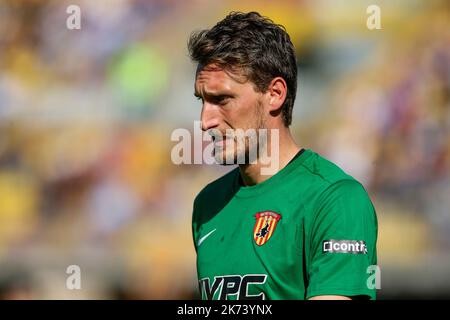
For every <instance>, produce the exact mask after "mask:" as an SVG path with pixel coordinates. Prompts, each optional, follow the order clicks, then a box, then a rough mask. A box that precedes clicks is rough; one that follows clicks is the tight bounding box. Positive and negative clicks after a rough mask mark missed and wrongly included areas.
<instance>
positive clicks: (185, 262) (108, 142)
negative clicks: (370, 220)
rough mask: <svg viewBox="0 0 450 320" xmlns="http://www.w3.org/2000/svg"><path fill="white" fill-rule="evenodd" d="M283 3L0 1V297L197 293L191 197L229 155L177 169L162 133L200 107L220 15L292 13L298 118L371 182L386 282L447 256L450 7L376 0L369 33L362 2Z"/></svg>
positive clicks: (304, 137)
mask: <svg viewBox="0 0 450 320" xmlns="http://www.w3.org/2000/svg"><path fill="white" fill-rule="evenodd" d="M277 3H278V4H277V5H274V4H268V3H267V4H266V3H261V2H260V1H248V2H246V3H241V2H238V1H230V2H223V3H222V2H221V3H220V4H217V3H213V2H206V1H202V0H194V1H189V2H188V1H186V2H179V1H163V0H159V1H156V0H152V1H146V0H129V1H126V0H108V1H87V0H86V1H81V0H79V1H70V2H67V1H1V2H0V298H6V299H8V298H44V299H64V298H100V299H127V298H137V299H142V298H144V299H179V298H182V299H183V298H185V299H190V298H197V297H198V293H197V283H196V270H195V252H194V247H193V244H192V237H191V227H190V223H191V211H192V201H193V199H194V197H195V195H196V194H197V192H198V191H199V190H201V188H202V187H203V186H204V185H205V184H206V183H208V182H210V181H212V180H214V179H215V178H217V177H219V176H220V175H222V174H223V173H225V172H226V171H228V170H229V169H230V168H224V167H219V166H208V165H183V166H177V165H174V164H173V163H172V162H171V159H170V152H171V148H172V147H173V146H174V142H172V141H171V140H170V134H171V132H172V131H173V130H174V129H175V128H180V127H185V128H187V129H190V130H192V127H193V125H192V123H193V121H194V120H197V119H198V117H199V111H200V106H199V105H198V102H197V101H196V100H195V99H194V97H193V77H194V70H195V66H193V65H192V63H191V62H190V61H189V58H188V56H187V50H186V42H187V38H188V36H189V34H190V32H192V31H194V30H196V29H200V28H204V27H208V26H211V25H212V24H214V23H215V22H216V21H218V20H219V19H220V18H221V17H223V16H224V15H225V14H226V13H227V12H229V11H231V10H244V11H249V10H258V11H261V13H263V14H265V15H268V16H270V17H272V18H273V19H274V20H275V21H276V22H279V23H282V24H285V25H286V28H287V30H288V32H289V33H290V34H291V36H292V39H293V42H294V44H295V46H296V48H297V51H298V61H299V92H298V93H297V103H296V106H295V108H294V124H293V131H294V133H295V136H296V138H297V140H298V142H299V143H300V144H302V145H303V146H305V147H307V148H311V149H313V150H314V151H316V152H319V153H320V154H322V155H324V156H325V157H327V158H329V159H330V160H333V161H335V162H336V163H338V164H339V165H341V166H342V167H343V168H344V169H345V170H346V171H347V172H349V173H350V174H351V175H353V176H354V177H355V178H357V179H359V180H360V181H362V182H363V184H364V186H365V187H366V188H367V190H368V191H369V194H370V196H371V197H372V200H373V201H374V203H375V207H376V208H377V212H378V218H379V223H380V233H379V248H378V251H379V259H380V264H381V266H382V272H383V273H382V277H383V276H384V274H385V273H386V274H387V277H388V278H389V270H392V273H391V277H392V278H396V275H397V274H396V273H395V270H396V268H397V269H398V268H400V270H401V268H403V267H404V268H409V270H412V271H411V272H415V271H414V270H415V269H414V267H415V266H419V267H418V268H419V269H420V266H423V264H424V263H430V266H431V267H434V265H433V260H432V259H433V257H434V256H433V255H432V254H433V253H435V254H436V255H437V256H439V257H440V258H441V260H439V261H442V263H444V264H445V263H448V264H447V265H449V266H450V212H449V210H450V197H449V196H448V195H450V28H449V26H450V22H449V21H450V19H449V18H450V16H449V11H450V6H449V5H448V4H447V3H446V2H445V1H430V2H424V3H423V4H420V5H419V4H417V3H416V5H415V6H410V5H409V4H408V2H407V1H404V2H399V3H397V4H396V5H387V4H386V6H385V7H383V6H382V7H383V9H382V18H383V19H385V20H383V29H382V30H375V31H370V30H368V29H367V28H366V26H365V19H366V17H367V15H366V12H365V7H366V6H367V5H369V4H370V3H367V4H364V1H363V2H362V3H359V2H358V3H356V2H352V1H350V3H351V4H354V5H356V9H355V7H350V4H349V7H348V8H346V7H345V6H344V7H340V6H336V5H333V4H331V3H330V2H327V1H317V2H313V1H291V0H289V1H280V2H277ZM386 3H387V2H386ZM70 4H77V5H79V6H80V8H81V29H80V30H69V29H67V28H66V19H67V17H68V16H69V14H68V13H67V12H66V8H67V7H68V6H69V5H70ZM327 5H328V6H329V8H328V11H327V10H325V11H324V8H326V6H327ZM343 12H344V14H343ZM355 56H357V58H355ZM430 254H431V255H430ZM430 257H431V258H430ZM74 264H75V265H79V266H80V268H81V272H82V273H81V276H82V278H81V279H82V290H78V291H77V290H67V289H66V279H67V277H68V274H67V273H66V270H67V267H68V266H70V265H74ZM441 269H442V268H441ZM443 269H444V271H442V272H443V273H442V274H439V273H435V274H434V276H435V277H436V278H437V279H438V280H437V282H439V277H446V278H447V279H450V275H449V273H448V272H447V273H445V272H446V271H445V268H443ZM384 270H386V272H384ZM449 270H450V268H449ZM400 273H401V272H400ZM403 274H404V273H403ZM418 276H420V275H418ZM397 278H398V277H397ZM406 280H407V279H406ZM406 280H405V281H406ZM402 283H403V282H402V281H400V280H398V281H397V282H395V279H394V282H393V284H391V287H390V286H389V284H387V285H386V286H385V288H386V291H383V290H381V291H380V295H381V297H383V295H384V296H385V297H390V296H394V295H395V292H396V291H395V290H396V288H399V287H400V288H401V286H402ZM440 283H441V285H442V284H445V285H447V287H446V290H447V291H446V293H445V294H447V295H449V296H450V284H446V282H445V281H440ZM382 286H383V284H382ZM389 290H391V293H390V291H389ZM409 290H410V291H413V290H416V291H418V290H420V287H414V286H412V287H411V288H410V289H409ZM404 291H407V290H406V289H405V290H404ZM409 294H411V295H412V294H413V293H412V292H409Z"/></svg>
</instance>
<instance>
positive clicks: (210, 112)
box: [200, 101, 219, 131]
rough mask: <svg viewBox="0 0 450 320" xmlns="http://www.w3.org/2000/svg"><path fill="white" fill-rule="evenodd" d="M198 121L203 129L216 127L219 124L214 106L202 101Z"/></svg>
mask: <svg viewBox="0 0 450 320" xmlns="http://www.w3.org/2000/svg"><path fill="white" fill-rule="evenodd" d="M200 121H201V123H202V130H203V131H207V130H209V129H213V128H215V127H217V126H218V125H219V118H218V110H216V106H214V105H212V104H210V103H208V102H206V101H205V102H204V103H203V107H202V114H201V117H200Z"/></svg>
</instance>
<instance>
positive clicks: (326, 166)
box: [302, 151, 359, 188]
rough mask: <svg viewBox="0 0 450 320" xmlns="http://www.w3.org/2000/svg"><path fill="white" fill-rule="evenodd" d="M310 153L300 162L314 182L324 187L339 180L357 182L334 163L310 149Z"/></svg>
mask: <svg viewBox="0 0 450 320" xmlns="http://www.w3.org/2000/svg"><path fill="white" fill-rule="evenodd" d="M311 154H312V155H311V156H310V157H308V158H307V159H306V160H305V161H304V162H303V163H302V167H303V169H304V171H306V173H307V175H309V176H310V178H311V179H312V180H314V182H315V183H317V184H320V185H322V186H323V187H325V188H326V187H328V186H330V185H333V184H335V183H338V182H341V181H353V182H357V183H359V182H358V181H357V180H356V179H355V178H354V177H352V176H351V175H350V174H348V173H347V172H345V171H344V170H343V169H342V168H341V167H339V166H338V165H337V164H336V163H334V162H332V161H331V160H328V159H327V158H326V157H324V156H322V155H320V154H319V153H316V152H314V151H311Z"/></svg>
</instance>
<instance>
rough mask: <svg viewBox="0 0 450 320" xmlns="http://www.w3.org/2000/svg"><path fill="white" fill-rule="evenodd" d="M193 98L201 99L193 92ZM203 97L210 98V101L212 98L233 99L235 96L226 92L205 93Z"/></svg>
mask: <svg viewBox="0 0 450 320" xmlns="http://www.w3.org/2000/svg"><path fill="white" fill-rule="evenodd" d="M194 97H197V98H203V97H202V95H201V94H200V93H198V92H194ZM205 97H206V98H210V99H211V98H212V99H214V98H216V99H217V98H234V97H235V95H234V94H231V93H228V92H217V93H211V92H205Z"/></svg>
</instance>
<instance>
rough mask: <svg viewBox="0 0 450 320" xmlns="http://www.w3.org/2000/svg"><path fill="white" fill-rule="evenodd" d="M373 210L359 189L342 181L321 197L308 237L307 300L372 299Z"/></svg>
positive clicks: (374, 291)
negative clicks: (324, 297)
mask: <svg viewBox="0 0 450 320" xmlns="http://www.w3.org/2000/svg"><path fill="white" fill-rule="evenodd" d="M377 228H378V227H377V218H376V212H375V209H374V207H373V205H372V202H371V201H370V198H369V196H368V195H367V192H366V191H365V189H364V188H363V186H362V185H361V184H360V183H359V182H357V181H356V180H341V181H338V182H336V183H334V184H332V185H330V186H329V187H327V189H326V190H325V191H324V192H323V193H322V194H321V195H320V197H319V199H318V202H317V204H316V206H315V209H314V215H313V219H312V221H311V224H310V228H309V230H310V234H309V248H308V249H309V250H307V252H308V255H309V259H308V260H309V261H308V263H307V275H308V286H307V291H306V299H309V298H311V297H314V296H319V295H342V296H365V297H366V298H370V299H375V297H376V289H375V288H374V286H373V285H371V282H370V281H369V280H370V279H369V277H370V276H371V273H370V272H371V271H372V270H373V267H370V266H373V265H375V264H376V241H377Z"/></svg>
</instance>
